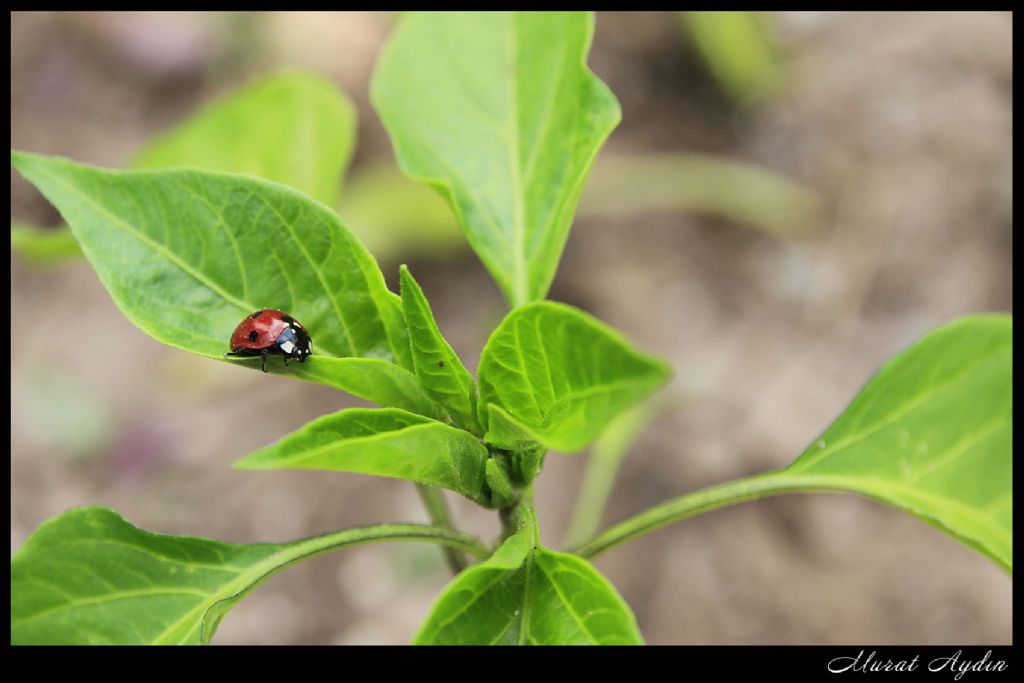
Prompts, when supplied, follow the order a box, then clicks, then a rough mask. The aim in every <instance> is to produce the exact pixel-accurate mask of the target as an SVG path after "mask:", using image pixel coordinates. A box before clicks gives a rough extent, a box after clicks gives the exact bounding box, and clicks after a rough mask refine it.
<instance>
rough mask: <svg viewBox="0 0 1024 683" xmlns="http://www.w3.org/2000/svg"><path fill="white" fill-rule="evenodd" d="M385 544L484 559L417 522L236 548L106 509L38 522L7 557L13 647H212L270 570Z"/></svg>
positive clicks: (467, 542) (463, 539)
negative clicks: (168, 532)
mask: <svg viewBox="0 0 1024 683" xmlns="http://www.w3.org/2000/svg"><path fill="white" fill-rule="evenodd" d="M388 540H393V541H399V540H403V541H412V540H422V541H430V542H433V543H442V544H444V545H448V546H451V547H456V548H461V549H463V550H467V551H470V552H473V553H474V554H476V555H478V556H481V555H486V550H485V549H484V548H482V547H481V546H480V544H479V543H478V542H476V541H475V540H474V539H473V538H472V537H471V536H468V535H466V534H461V533H458V532H455V531H451V530H448V529H440V528H436V527H428V526H422V525H418V524H384V525H380V526H374V527H364V528H360V529H348V530H345V531H339V532H335V533H331V534H325V535H323V536H315V537H313V538H307V539H303V540H300V541H295V542H292V543H261V544H256V545H237V544H234V543H222V542H220V541H212V540H207V539H204V538H195V537H191V536H164V535H160V534H153V533H149V532H147V531H142V530H141V529H137V528H136V527H134V526H132V525H131V524H129V523H128V522H126V521H125V520H124V519H123V518H122V517H121V516H120V515H118V514H117V513H116V512H114V511H113V510H109V509H107V508H100V507H92V508H79V509H77V510H71V511H69V512H66V513H64V514H63V515H60V516H59V517H56V518H54V519H52V520H50V521H48V522H45V523H44V524H42V525H41V526H40V527H39V528H38V529H36V531H35V532H34V533H33V534H32V535H31V536H30V537H29V539H28V540H27V541H26V542H25V545H24V546H22V548H21V549H20V550H19V551H18V552H17V553H16V554H15V555H14V557H12V558H11V644H12V645H14V644H17V645H21V644H67V645H72V644H199V643H203V644H205V643H209V642H210V639H211V638H212V637H213V634H214V631H216V629H217V626H218V625H219V624H220V621H221V619H223V617H224V615H225V614H226V613H227V612H228V610H230V609H231V608H232V607H233V606H234V605H235V604H236V603H237V602H238V601H239V600H241V599H242V598H243V597H245V596H246V595H247V594H248V593H249V591H251V590H252V589H253V588H255V587H256V585H258V584H259V583H260V582H262V581H263V580H264V579H266V578H267V577H268V576H270V575H271V574H273V573H275V572H277V571H279V570H281V569H283V568H284V567H286V566H288V565H290V564H293V563H295V562H298V561H299V560H302V559H305V558H307V557H311V556H313V555H317V554H319V553H323V552H326V551H328V550H333V549H335V548H343V547H347V546H351V545H358V544H361V543H371V542H375V541H388Z"/></svg>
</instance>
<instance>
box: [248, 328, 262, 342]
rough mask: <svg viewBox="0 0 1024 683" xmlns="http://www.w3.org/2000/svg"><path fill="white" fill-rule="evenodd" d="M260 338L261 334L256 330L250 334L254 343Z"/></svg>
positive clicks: (250, 338)
mask: <svg viewBox="0 0 1024 683" xmlns="http://www.w3.org/2000/svg"><path fill="white" fill-rule="evenodd" d="M259 336H260V333H259V332H257V331H256V330H253V331H252V332H250V333H249V341H251V342H254V341H256V339H258V338H259Z"/></svg>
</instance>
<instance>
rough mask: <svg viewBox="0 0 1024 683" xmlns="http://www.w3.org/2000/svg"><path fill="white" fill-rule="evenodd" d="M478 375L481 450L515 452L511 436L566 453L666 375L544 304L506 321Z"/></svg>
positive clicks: (591, 324) (614, 338)
mask: <svg viewBox="0 0 1024 683" xmlns="http://www.w3.org/2000/svg"><path fill="white" fill-rule="evenodd" d="M478 374H479V380H480V405H481V407H482V409H481V421H482V422H484V423H485V424H486V426H487V429H488V433H487V435H486V437H485V440H487V441H488V443H493V444H495V445H498V446H502V447H506V448H513V449H515V448H518V447H519V446H521V445H522V444H521V443H517V439H516V438H515V433H516V430H517V429H518V430H519V433H520V434H523V435H526V436H528V437H529V438H532V439H533V440H535V441H539V442H540V443H542V444H544V445H545V446H547V447H549V448H554V449H557V450H560V451H564V452H573V451H578V450H580V449H581V448H583V447H585V446H586V445H587V444H588V443H590V442H591V441H593V440H594V439H595V438H597V436H598V435H599V434H600V433H601V430H603V429H604V427H605V426H606V425H607V423H608V421H609V420H611V419H612V418H614V417H615V416H616V415H618V414H619V413H620V412H622V411H623V410H625V409H626V408H628V407H629V406H630V405H632V404H634V403H636V402H637V401H639V400H641V399H642V398H643V397H644V396H647V395H648V394H649V393H651V392H652V391H654V389H655V388H657V387H658V386H660V385H661V384H662V383H663V382H664V381H665V380H666V379H668V377H669V375H670V374H671V371H670V370H669V368H668V366H667V365H666V364H665V363H663V362H662V361H660V360H658V359H656V358H654V357H653V356H649V355H647V354H644V353H641V352H640V351H637V350H636V349H634V348H633V347H632V346H630V345H629V343H628V342H627V341H626V340H625V339H623V338H622V336H621V335H620V334H619V333H618V332H616V331H615V330H614V329H612V328H610V327H608V326H607V325H605V324H604V323H602V322H600V321H599V320H597V319H596V318H593V317H592V316H589V315H587V314H586V313H583V312H582V311H580V310H578V309H575V308H573V307H571V306H566V305H565V304H558V303H554V302H551V301H544V302H537V303H533V304H530V305H528V306H524V307H522V308H517V309H515V310H513V311H512V312H511V313H509V314H508V315H507V316H506V317H505V319H504V320H503V321H502V323H501V325H499V326H498V329H497V330H495V331H494V333H493V334H492V335H491V338H490V339H489V340H488V342H487V346H485V347H484V350H483V354H482V355H481V357H480V368H479V372H478Z"/></svg>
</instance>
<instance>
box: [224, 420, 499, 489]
mask: <svg viewBox="0 0 1024 683" xmlns="http://www.w3.org/2000/svg"><path fill="white" fill-rule="evenodd" d="M487 458H488V454H487V449H486V448H484V446H483V444H481V443H480V440H479V439H477V438H475V437H474V436H473V435H472V434H470V433H469V432H465V431H463V430H461V429H456V428H454V427H450V426H448V425H446V424H443V423H441V422H438V421H436V420H431V419H429V418H426V417H422V416H420V415H414V414H412V413H409V412H406V411H404V410H398V409H396V408H384V409H380V410H374V409H369V408H349V409H348V410H342V411H340V412H337V413H334V414H332V415H324V416H323V417H320V418H317V419H316V420H313V421H312V422H310V423H308V424H306V425H305V426H303V427H302V428H300V429H299V430H298V431H295V432H292V433H291V434H289V435H288V436H286V437H284V438H283V439H281V440H280V441H278V442H277V443H275V444H273V445H271V446H268V447H267V448H263V449H260V450H258V451H256V452H254V453H252V454H250V455H248V456H246V457H245V458H243V459H241V460H239V461H238V462H236V463H235V467H237V468H238V469H246V470H268V469H319V470H337V471H340V472H359V473H361V474H374V475H377V476H381V477H397V478H399V479H408V480H409V481H415V482H418V483H420V484H429V485H431V486H440V487H442V488H446V489H449V490H450V491H455V492H456V493H461V494H462V495H464V496H466V497H467V498H471V499H472V500H475V501H476V502H477V503H479V504H481V505H484V506H490V498H489V495H488V489H487V487H486V486H485V485H484V468H485V467H486V463H487Z"/></svg>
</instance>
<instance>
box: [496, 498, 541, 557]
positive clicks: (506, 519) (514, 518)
mask: <svg viewBox="0 0 1024 683" xmlns="http://www.w3.org/2000/svg"><path fill="white" fill-rule="evenodd" d="M523 515H531V516H533V515H534V512H533V484H530V486H528V487H527V488H526V490H525V491H523V493H522V495H520V496H519V498H517V499H516V502H515V503H513V504H512V505H509V506H507V507H503V508H498V519H499V520H501V538H500V539H499V540H498V545H501V544H502V543H504V542H505V540H506V539H507V538H508V537H509V536H511V535H512V534H514V533H516V532H517V531H519V527H520V526H521V524H522V523H523V519H522V517H523ZM534 524H536V519H534Z"/></svg>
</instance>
